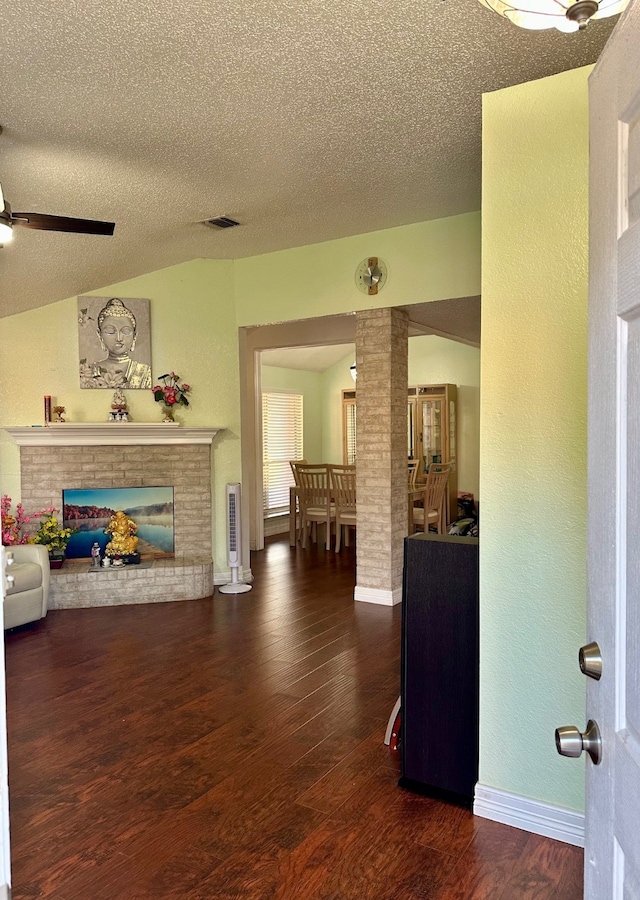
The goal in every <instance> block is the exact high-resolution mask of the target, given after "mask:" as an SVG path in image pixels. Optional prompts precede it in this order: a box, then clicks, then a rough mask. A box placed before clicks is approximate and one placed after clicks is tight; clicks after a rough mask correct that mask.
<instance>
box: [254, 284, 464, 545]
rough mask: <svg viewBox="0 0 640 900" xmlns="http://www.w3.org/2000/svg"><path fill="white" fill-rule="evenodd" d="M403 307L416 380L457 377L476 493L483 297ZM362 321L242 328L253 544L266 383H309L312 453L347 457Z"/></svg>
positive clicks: (259, 510)
mask: <svg viewBox="0 0 640 900" xmlns="http://www.w3.org/2000/svg"><path fill="white" fill-rule="evenodd" d="M401 309H402V310H403V311H405V312H406V313H407V314H408V318H409V383H414V382H415V383H434V382H437V383H446V382H452V383H455V384H457V385H458V398H459V400H458V403H459V408H458V434H459V441H458V461H457V466H458V471H459V479H458V487H459V490H463V491H465V492H467V493H473V494H474V496H475V497H476V498H477V496H478V483H479V474H478V473H479V393H480V387H479V369H480V356H479V346H480V298H479V297H471V298H454V299H450V300H444V301H435V302H432V303H422V304H409V305H407V306H404V307H401ZM355 326H356V315H355V314H354V313H352V314H345V315H336V316H325V317H319V318H314V319H305V320H298V321H291V322H284V323H278V324H273V325H263V326H256V327H249V328H241V329H240V358H241V379H242V385H243V389H242V399H243V410H242V429H243V481H244V483H245V484H247V485H248V490H247V491H246V496H245V501H246V505H247V509H246V511H245V513H246V516H247V520H248V521H249V522H250V542H251V549H253V550H256V549H262V547H263V546H264V536H265V519H264V513H263V492H262V484H263V480H262V422H261V402H260V401H261V396H262V391H263V389H264V388H265V387H268V388H270V389H275V390H278V389H279V390H294V389H296V390H301V386H302V389H303V393H304V399H305V404H304V405H305V406H306V408H307V414H306V415H305V434H306V439H305V441H304V456H305V458H308V459H309V460H310V461H314V462H319V461H323V462H327V461H328V462H333V463H341V462H343V417H342V391H343V390H345V389H347V388H349V387H351V388H353V387H354V383H353V377H352V374H351V371H350V370H351V366H352V363H353V361H354V358H355V355H354V346H355ZM314 369H315V370H316V371H314ZM305 386H306V387H305ZM311 457H314V459H312V458H311ZM315 457H318V458H317V459H316V458H315ZM277 527H280V528H282V527H284V524H283V523H282V522H281V523H280V524H279V526H277ZM267 529H268V530H269V525H267Z"/></svg>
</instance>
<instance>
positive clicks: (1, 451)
mask: <svg viewBox="0 0 640 900" xmlns="http://www.w3.org/2000/svg"><path fill="white" fill-rule="evenodd" d="M92 293H94V294H97V295H99V296H101V295H108V296H118V295H120V296H125V297H147V298H149V299H150V301H151V343H152V362H153V375H154V377H157V376H158V375H162V374H163V373H164V372H166V371H167V370H170V371H171V370H173V371H175V372H177V373H178V374H180V375H181V376H182V377H183V378H184V379H185V380H186V381H188V382H189V384H191V385H192V388H193V392H192V394H191V406H190V407H189V408H188V409H185V410H184V411H183V410H182V408H181V410H180V412H179V413H178V419H180V420H181V421H182V422H183V423H184V424H185V425H217V426H221V427H224V428H225V431H223V432H221V433H220V434H218V435H217V436H216V438H215V440H214V443H213V450H212V455H213V485H212V487H213V498H214V510H213V524H214V561H215V564H216V566H215V568H216V570H222V571H224V570H226V569H227V568H228V567H227V565H226V550H225V543H226V535H225V533H224V527H222V529H221V530H220V531H218V530H217V529H216V523H224V522H225V521H226V511H225V508H226V499H225V485H226V483H227V481H238V480H239V479H240V404H239V375H238V339H237V328H236V322H235V310H234V305H233V263H231V262H229V261H218V260H202V259H200V260H194V261H193V262H190V263H185V264H183V265H179V266H174V267H171V268H167V269H162V270H160V271H158V272H152V273H150V274H148V275H143V276H141V277H139V278H133V279H131V280H130V281H125V282H122V283H120V284H115V285H109V286H108V287H105V288H101V289H100V290H97V291H93V292H92ZM0 359H2V360H3V365H2V367H1V368H0V396H1V397H2V406H1V408H0V428H1V427H2V425H33V424H40V423H41V422H42V416H43V411H42V397H43V395H44V394H51V395H52V397H53V398H54V400H53V402H54V403H59V404H61V405H62V406H65V407H66V409H67V418H68V420H69V421H72V422H103V421H107V417H108V412H109V404H110V402H111V397H112V394H113V392H112V391H109V390H81V389H80V387H79V384H78V338H77V304H76V298H75V297H73V298H70V299H68V300H63V301H61V302H59V303H53V304H51V305H49V306H43V307H41V308H39V309H34V310H30V311H29V312H26V313H21V314H20V315H16V316H10V317H7V318H4V319H2V327H1V328H0ZM8 361H12V362H11V363H10V364H7V363H8ZM126 396H127V400H128V401H129V406H130V410H131V415H132V419H133V420H134V421H136V422H157V421H160V419H161V416H160V405H159V404H156V402H155V401H154V399H153V394H152V393H151V391H127V392H126ZM108 465H109V460H108V457H105V467H107V466H108ZM19 481H20V478H19V453H18V448H17V447H16V445H15V444H14V442H13V440H12V439H11V438H10V437H9V436H8V435H7V434H6V433H5V432H3V431H0V492H2V493H4V492H7V493H9V494H10V495H11V496H12V497H13V498H14V500H15V499H16V498H18V497H19Z"/></svg>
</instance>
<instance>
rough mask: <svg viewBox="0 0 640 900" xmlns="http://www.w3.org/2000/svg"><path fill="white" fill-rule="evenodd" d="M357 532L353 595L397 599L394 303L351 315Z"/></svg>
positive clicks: (403, 495) (398, 418)
mask: <svg viewBox="0 0 640 900" xmlns="http://www.w3.org/2000/svg"><path fill="white" fill-rule="evenodd" d="M356 316H357V318H356V365H357V372H358V380H357V383H356V390H357V428H356V459H357V466H356V489H357V498H358V499H357V503H358V537H357V555H356V564H357V569H356V589H355V593H354V599H355V600H363V601H366V602H368V603H380V604H383V605H385V606H393V605H394V604H395V603H399V602H400V601H401V599H402V564H403V549H404V538H405V537H406V534H407V383H408V369H407V354H408V351H407V339H408V317H407V315H406V313H404V312H402V311H401V310H398V309H368V310H363V311H362V312H358V313H357V314H356Z"/></svg>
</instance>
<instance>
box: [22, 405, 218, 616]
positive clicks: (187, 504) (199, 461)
mask: <svg viewBox="0 0 640 900" xmlns="http://www.w3.org/2000/svg"><path fill="white" fill-rule="evenodd" d="M219 430H220V429H218V428H186V427H184V426H180V425H175V424H168V423H158V424H155V423H145V424H140V425H137V424H134V423H131V422H113V423H112V422H110V423H100V424H82V423H80V424H71V423H64V424H60V425H50V426H48V427H46V428H28V427H22V428H7V429H6V431H7V432H9V434H11V436H12V437H13V438H14V440H15V441H16V443H17V444H18V445H19V446H20V475H21V499H22V502H23V504H24V506H25V509H26V510H30V509H41V508H43V507H46V506H55V507H57V508H60V507H61V505H62V491H63V489H65V488H66V489H69V488H85V489H86V488H109V487H140V486H145V485H148V486H153V485H171V486H173V489H174V537H175V558H174V559H163V560H155V561H154V562H153V565H152V566H151V568H148V569H147V568H138V567H136V566H131V567H127V568H126V569H124V570H113V571H99V572H89V571H88V567H87V565H86V563H82V562H79V561H78V562H70V561H68V562H67V563H66V564H65V566H64V567H63V569H61V570H59V571H56V572H52V573H51V574H52V586H51V594H50V598H49V608H50V609H62V608H70V607H82V606H107V605H116V604H122V603H151V602H158V601H170V600H189V599H197V598H199V597H208V596H210V595H211V594H212V593H213V556H212V530H211V516H212V505H211V479H212V467H211V444H212V442H213V439H214V437H215V435H216V434H217V432H218V431H219Z"/></svg>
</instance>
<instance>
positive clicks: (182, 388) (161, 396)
mask: <svg viewBox="0 0 640 900" xmlns="http://www.w3.org/2000/svg"><path fill="white" fill-rule="evenodd" d="M160 381H162V384H161V385H160V384H157V385H156V386H155V387H154V388H151V390H152V391H153V396H154V397H155V399H156V401H157V402H158V403H165V404H166V405H167V406H174V405H175V404H176V403H181V404H182V405H183V406H188V405H189V401H188V400H187V394H188V393H189V391H190V390H191V385H189V384H180V376H179V375H176V373H175V372H168V373H167V374H166V375H161V376H160Z"/></svg>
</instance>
